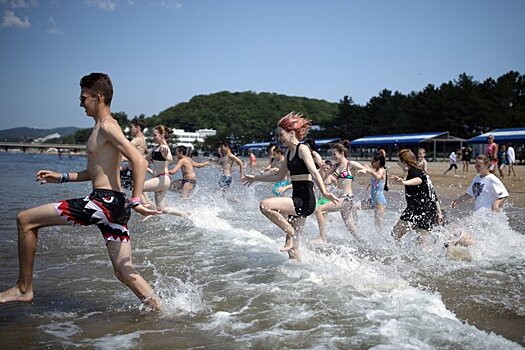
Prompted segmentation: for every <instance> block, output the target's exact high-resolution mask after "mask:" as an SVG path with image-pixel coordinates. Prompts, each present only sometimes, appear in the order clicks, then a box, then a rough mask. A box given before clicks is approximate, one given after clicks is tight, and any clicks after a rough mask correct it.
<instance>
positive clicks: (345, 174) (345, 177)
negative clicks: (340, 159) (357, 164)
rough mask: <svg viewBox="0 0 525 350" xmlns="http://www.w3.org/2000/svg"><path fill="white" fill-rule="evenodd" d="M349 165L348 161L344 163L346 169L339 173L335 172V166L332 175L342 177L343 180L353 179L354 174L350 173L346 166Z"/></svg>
mask: <svg viewBox="0 0 525 350" xmlns="http://www.w3.org/2000/svg"><path fill="white" fill-rule="evenodd" d="M349 165H350V162H348V163H347V164H346V169H343V170H342V171H341V172H340V173H338V172H337V168H336V171H334V172H333V175H334V176H335V178H336V179H337V180H339V179H343V180H353V179H354V176H353V175H352V173H351V172H350V171H349V170H348V166H349Z"/></svg>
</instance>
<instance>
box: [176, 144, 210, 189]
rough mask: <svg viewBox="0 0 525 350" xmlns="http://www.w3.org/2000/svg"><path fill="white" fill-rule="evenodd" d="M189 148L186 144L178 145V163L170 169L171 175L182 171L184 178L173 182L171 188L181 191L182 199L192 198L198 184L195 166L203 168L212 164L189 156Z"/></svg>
mask: <svg viewBox="0 0 525 350" xmlns="http://www.w3.org/2000/svg"><path fill="white" fill-rule="evenodd" d="M187 153H188V148H187V147H186V146H177V148H176V149H175V156H176V157H177V159H178V161H177V165H175V167H174V168H173V169H171V170H170V171H169V173H170V175H174V174H175V173H176V172H177V171H179V170H181V171H182V179H179V180H174V181H172V182H171V187H170V189H171V190H178V191H181V194H182V199H188V198H190V193H191V191H192V190H193V188H194V187H195V185H196V184H197V176H196V175H195V168H202V167H205V166H207V165H208V164H210V161H206V162H203V163H197V162H195V161H194V160H193V159H191V158H190V157H188V156H187Z"/></svg>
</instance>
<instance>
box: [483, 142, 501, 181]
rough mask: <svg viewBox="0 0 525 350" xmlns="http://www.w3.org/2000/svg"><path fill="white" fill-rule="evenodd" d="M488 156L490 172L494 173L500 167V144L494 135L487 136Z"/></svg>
mask: <svg viewBox="0 0 525 350" xmlns="http://www.w3.org/2000/svg"><path fill="white" fill-rule="evenodd" d="M485 154H486V155H487V158H488V159H489V161H490V165H489V172H491V173H494V172H495V171H496V169H498V144H497V143H496V142H495V139H494V135H489V136H488V137H487V149H486V153H485Z"/></svg>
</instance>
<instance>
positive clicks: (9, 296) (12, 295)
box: [0, 287, 33, 304]
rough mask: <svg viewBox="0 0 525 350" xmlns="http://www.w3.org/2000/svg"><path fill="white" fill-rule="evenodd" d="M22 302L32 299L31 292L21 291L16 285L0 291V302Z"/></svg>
mask: <svg viewBox="0 0 525 350" xmlns="http://www.w3.org/2000/svg"><path fill="white" fill-rule="evenodd" d="M15 301H18V302H24V303H30V302H32V301H33V292H32V291H31V292H25V293H22V291H20V289H19V288H18V287H13V288H11V289H8V290H6V291H4V292H2V293H0V304H5V303H10V302H15Z"/></svg>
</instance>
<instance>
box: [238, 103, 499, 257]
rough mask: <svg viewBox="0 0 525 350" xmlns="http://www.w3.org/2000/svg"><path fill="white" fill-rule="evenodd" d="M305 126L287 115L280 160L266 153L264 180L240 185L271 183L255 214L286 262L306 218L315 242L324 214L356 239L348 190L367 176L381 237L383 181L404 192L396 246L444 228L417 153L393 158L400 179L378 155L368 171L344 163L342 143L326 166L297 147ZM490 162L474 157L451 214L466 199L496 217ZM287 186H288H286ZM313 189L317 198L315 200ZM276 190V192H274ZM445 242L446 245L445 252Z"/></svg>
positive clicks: (295, 252) (304, 145) (354, 204)
mask: <svg viewBox="0 0 525 350" xmlns="http://www.w3.org/2000/svg"><path fill="white" fill-rule="evenodd" d="M310 126H311V121H310V120H308V119H305V118H303V117H302V116H301V115H300V114H295V113H290V114H288V115H286V116H284V117H283V118H281V120H279V122H278V123H277V127H278V136H279V141H280V142H281V143H282V144H283V145H284V146H285V147H286V152H285V153H284V154H283V152H282V151H280V150H279V149H272V150H270V151H271V152H272V153H273V155H274V159H275V161H274V163H273V164H271V165H270V166H269V167H267V168H266V169H265V170H271V173H270V174H262V175H246V176H244V177H243V178H242V180H243V182H245V183H246V184H248V185H250V184H252V183H253V182H256V181H264V182H274V183H276V185H275V186H276V188H274V190H273V192H274V194H275V195H276V196H277V197H272V198H267V199H264V200H263V201H261V203H260V209H261V212H262V213H263V214H264V215H265V216H266V217H268V218H269V219H270V220H271V221H272V222H273V223H274V224H276V225H277V226H278V227H279V228H280V229H282V230H283V231H284V232H285V234H286V240H285V244H284V246H283V247H282V248H281V251H285V252H288V254H289V255H290V257H291V258H297V257H298V256H299V243H298V240H299V236H300V233H301V230H302V227H303V225H304V222H305V219H306V217H308V216H310V215H312V214H314V213H315V215H316V217H317V223H318V226H319V233H320V240H322V241H326V239H327V237H326V214H327V213H329V212H340V214H341V217H342V219H343V222H344V224H345V226H346V227H347V229H348V230H349V232H350V233H352V234H353V235H356V231H357V230H356V228H357V226H356V209H357V208H358V207H362V206H361V205H359V204H360V203H359V202H358V201H356V199H355V198H354V194H353V191H352V184H353V181H354V176H356V175H357V174H359V173H362V174H370V184H369V186H368V188H369V190H370V192H369V193H370V197H369V200H368V201H367V207H369V208H372V209H374V218H375V223H376V226H377V228H378V230H379V231H380V232H382V231H384V219H383V217H384V213H385V209H386V204H387V200H386V197H385V193H384V192H385V191H388V180H390V181H392V182H394V183H397V184H400V185H403V186H404V187H405V199H406V208H405V210H404V211H403V212H402V214H401V216H400V218H399V220H398V222H397V223H396V224H395V225H394V227H393V229H392V232H391V235H392V236H393V237H394V239H395V240H396V241H398V242H399V241H400V240H401V238H402V237H403V236H404V235H405V234H406V233H407V232H409V230H415V231H416V232H417V234H418V240H420V241H421V242H425V240H426V238H427V237H428V233H429V232H430V231H431V230H432V229H433V228H434V227H435V226H436V225H440V224H443V223H444V221H445V220H444V215H443V212H442V210H441V206H440V202H439V200H438V197H437V195H436V191H435V189H434V186H433V184H432V181H431V179H430V176H429V175H428V171H427V166H428V164H427V161H426V160H425V153H424V150H423V149H420V150H419V152H418V157H417V158H416V155H415V154H414V153H413V152H412V151H411V150H409V149H402V150H400V151H399V152H398V154H397V156H398V159H399V160H398V165H399V166H400V167H401V169H402V170H403V172H404V173H406V177H400V176H396V175H391V176H388V173H387V168H386V159H385V158H386V154H385V152H384V150H379V151H378V152H377V153H375V154H374V155H373V157H372V158H371V161H370V165H363V164H360V163H358V162H356V161H352V160H349V159H348V147H349V143H348V142H347V141H345V142H343V143H338V144H335V145H334V146H333V147H332V160H333V162H332V161H328V160H327V161H326V162H323V160H322V158H321V157H320V156H319V155H318V154H317V152H315V151H314V149H313V147H311V146H310V145H309V144H308V142H306V141H305V142H301V141H303V138H304V137H305V135H306V134H307V132H308V130H309V128H310ZM489 167H490V159H489V158H488V157H487V156H485V155H480V156H478V157H477V158H476V160H475V168H476V171H477V173H478V175H477V176H476V177H475V178H474V180H473V181H472V182H471V184H470V186H469V187H468V189H467V192H466V193H465V194H464V195H463V196H461V197H459V198H458V199H456V200H455V201H453V202H452V205H451V206H452V208H456V206H457V205H458V204H459V203H461V202H463V201H466V200H467V199H469V198H474V199H475V210H478V209H480V208H490V209H492V210H493V211H499V209H500V208H501V206H502V204H503V203H504V201H505V199H506V198H507V197H508V192H507V190H506V188H505V186H504V185H503V183H502V182H501V181H500V180H499V179H498V178H497V177H496V176H495V175H493V174H492V173H491V172H490V171H489ZM287 181H289V182H290V184H289V183H288V182H287ZM314 184H315V185H317V189H318V191H319V193H320V195H321V197H320V198H319V199H318V200H316V197H315V190H314ZM290 186H291V188H292V195H291V197H282V196H281V194H282V192H283V191H284V190H285V189H287V188H289V187H290ZM280 189H281V190H280ZM471 242H472V240H471V239H469V240H466V239H461V237H459V238H458V239H456V240H454V241H452V244H454V245H457V244H465V245H466V244H467V243H471ZM449 244H450V242H448V243H447V244H446V245H447V246H448V245H449Z"/></svg>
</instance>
